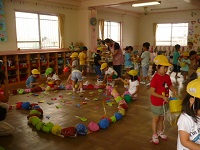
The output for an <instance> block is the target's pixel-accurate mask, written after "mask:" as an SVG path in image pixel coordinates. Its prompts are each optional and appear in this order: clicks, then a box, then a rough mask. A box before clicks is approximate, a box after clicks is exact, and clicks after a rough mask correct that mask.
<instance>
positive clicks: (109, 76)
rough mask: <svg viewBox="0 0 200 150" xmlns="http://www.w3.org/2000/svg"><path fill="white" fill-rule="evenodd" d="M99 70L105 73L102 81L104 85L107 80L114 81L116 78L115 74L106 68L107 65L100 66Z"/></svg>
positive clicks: (109, 68) (111, 69)
mask: <svg viewBox="0 0 200 150" xmlns="http://www.w3.org/2000/svg"><path fill="white" fill-rule="evenodd" d="M100 69H101V70H103V71H105V76H104V80H103V82H104V83H105V82H106V81H107V78H111V79H115V78H117V75H118V74H117V72H116V71H115V70H114V69H113V68H111V67H109V66H108V64H107V63H103V64H101V68H100Z"/></svg>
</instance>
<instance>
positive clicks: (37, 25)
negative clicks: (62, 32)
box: [15, 12, 59, 49]
mask: <svg viewBox="0 0 200 150" xmlns="http://www.w3.org/2000/svg"><path fill="white" fill-rule="evenodd" d="M15 18H16V32H17V47H18V48H20V49H51V48H59V33H58V17H57V16H56V15H44V14H37V13H27V12H15Z"/></svg>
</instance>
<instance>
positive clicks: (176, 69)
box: [172, 44, 181, 78]
mask: <svg viewBox="0 0 200 150" xmlns="http://www.w3.org/2000/svg"><path fill="white" fill-rule="evenodd" d="M180 48H181V46H180V45H179V44H176V45H175V52H174V55H173V61H172V64H173V71H172V72H175V73H176V75H175V78H180V77H179V76H178V73H179V72H180V66H179V65H178V60H179V57H180V53H179V51H180Z"/></svg>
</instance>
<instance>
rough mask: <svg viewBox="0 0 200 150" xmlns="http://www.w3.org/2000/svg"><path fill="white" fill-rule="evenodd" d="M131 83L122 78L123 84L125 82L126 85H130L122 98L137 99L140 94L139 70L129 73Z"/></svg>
mask: <svg viewBox="0 0 200 150" xmlns="http://www.w3.org/2000/svg"><path fill="white" fill-rule="evenodd" d="M128 75H129V78H130V80H129V81H126V80H123V79H122V78H120V80H121V81H122V82H124V84H127V85H128V90H127V91H126V92H125V93H124V94H123V95H122V97H124V95H130V96H131V97H132V98H133V99H137V93H138V92H139V81H138V76H137V75H138V72H137V70H130V71H129V72H128Z"/></svg>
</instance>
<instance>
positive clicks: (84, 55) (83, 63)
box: [78, 46, 88, 78]
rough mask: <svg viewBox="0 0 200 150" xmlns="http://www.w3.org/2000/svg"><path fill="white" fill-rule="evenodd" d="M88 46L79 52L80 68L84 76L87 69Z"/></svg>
mask: <svg viewBox="0 0 200 150" xmlns="http://www.w3.org/2000/svg"><path fill="white" fill-rule="evenodd" d="M87 50H88V49H87V47H85V46H84V47H83V48H82V52H80V53H79V55H78V58H79V65H80V70H81V71H82V75H83V78H86V77H85V75H86V69H87Z"/></svg>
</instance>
